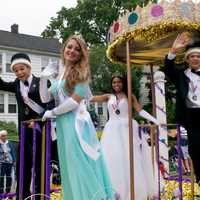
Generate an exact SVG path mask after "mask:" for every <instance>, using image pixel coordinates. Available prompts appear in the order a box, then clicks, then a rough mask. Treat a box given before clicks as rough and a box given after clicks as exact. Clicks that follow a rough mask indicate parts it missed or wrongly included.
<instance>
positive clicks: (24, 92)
mask: <svg viewBox="0 0 200 200" xmlns="http://www.w3.org/2000/svg"><path fill="white" fill-rule="evenodd" d="M28 90H29V88H28V87H25V86H24V87H23V88H21V87H20V92H21V95H22V98H23V101H24V103H25V104H26V105H28V106H29V107H30V108H31V109H32V110H34V111H35V112H36V113H38V114H42V113H43V112H44V111H45V110H44V108H43V107H42V106H40V105H39V104H37V103H36V102H35V101H33V100H32V99H30V98H29V97H28Z"/></svg>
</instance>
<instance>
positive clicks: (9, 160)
mask: <svg viewBox="0 0 200 200" xmlns="http://www.w3.org/2000/svg"><path fill="white" fill-rule="evenodd" d="M7 136H8V132H7V131H6V130H2V131H0V169H1V170H0V194H2V193H4V192H6V193H9V192H10V190H11V186H12V177H11V173H12V167H13V166H14V165H15V153H14V148H13V146H12V143H11V142H10V141H8V139H7ZM4 177H6V188H5V191H4Z"/></svg>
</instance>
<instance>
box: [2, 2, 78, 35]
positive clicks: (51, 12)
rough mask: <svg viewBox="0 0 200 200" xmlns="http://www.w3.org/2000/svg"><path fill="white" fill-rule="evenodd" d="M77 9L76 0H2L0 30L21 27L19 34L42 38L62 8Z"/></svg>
mask: <svg viewBox="0 0 200 200" xmlns="http://www.w3.org/2000/svg"><path fill="white" fill-rule="evenodd" d="M63 6H64V7H67V8H70V7H75V6H76V0H2V3H1V6H0V30H5V31H10V27H11V25H12V24H18V25H19V33H23V34H28V35H35V36H40V34H41V33H42V31H43V30H44V29H45V27H46V26H47V25H48V24H49V22H50V19H51V17H56V12H57V11H59V10H60V9H61V8H62V7H63Z"/></svg>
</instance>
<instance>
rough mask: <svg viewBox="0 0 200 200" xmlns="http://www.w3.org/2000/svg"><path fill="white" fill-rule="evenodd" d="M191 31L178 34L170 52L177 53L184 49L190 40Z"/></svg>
mask: <svg viewBox="0 0 200 200" xmlns="http://www.w3.org/2000/svg"><path fill="white" fill-rule="evenodd" d="M189 36H190V35H189V33H188V32H183V33H180V34H178V36H177V38H176V40H175V41H174V43H173V45H172V48H171V50H170V53H173V54H176V53H178V52H179V51H181V50H182V49H184V48H185V47H186V46H187V44H188V42H189V39H190V38H189Z"/></svg>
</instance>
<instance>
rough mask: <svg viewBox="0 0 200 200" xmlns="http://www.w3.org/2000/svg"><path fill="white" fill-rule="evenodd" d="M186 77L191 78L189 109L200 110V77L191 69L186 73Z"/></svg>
mask: <svg viewBox="0 0 200 200" xmlns="http://www.w3.org/2000/svg"><path fill="white" fill-rule="evenodd" d="M184 73H185V75H186V76H187V77H188V78H189V80H190V82H189V90H188V95H187V97H188V99H189V103H188V102H187V103H188V104H189V105H190V104H191V105H190V106H189V107H194V108H200V76H198V75H197V74H194V73H192V72H191V69H189V68H188V69H186V70H185V71H184Z"/></svg>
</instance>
